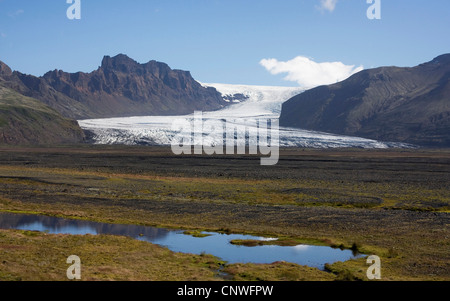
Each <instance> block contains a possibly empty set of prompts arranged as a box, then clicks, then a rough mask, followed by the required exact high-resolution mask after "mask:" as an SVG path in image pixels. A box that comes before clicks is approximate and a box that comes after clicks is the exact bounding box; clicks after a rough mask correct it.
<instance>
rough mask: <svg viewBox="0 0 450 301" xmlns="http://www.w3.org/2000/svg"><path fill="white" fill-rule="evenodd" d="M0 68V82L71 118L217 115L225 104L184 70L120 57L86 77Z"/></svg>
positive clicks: (103, 64)
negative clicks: (31, 73)
mask: <svg viewBox="0 0 450 301" xmlns="http://www.w3.org/2000/svg"><path fill="white" fill-rule="evenodd" d="M5 66H6V65H5V64H3V63H2V65H0V81H1V80H3V82H4V84H5V85H6V86H7V87H9V88H11V89H13V90H15V91H17V92H19V93H21V94H23V95H26V96H29V97H33V98H36V99H38V100H41V101H42V102H44V103H45V104H47V105H48V106H50V107H52V108H54V109H55V110H57V111H58V112H60V113H61V114H63V115H64V116H66V117H70V118H74V119H87V118H107V117H125V116H145V115H180V114H190V113H192V112H194V111H196V110H202V111H210V110H217V109H220V108H222V107H224V106H226V105H227V104H228V103H227V102H226V101H225V100H224V99H223V98H222V97H221V94H220V93H219V92H217V91H216V90H215V89H214V88H206V87H203V86H202V85H201V84H200V83H198V82H197V81H195V80H194V79H193V78H192V76H191V74H190V73H189V72H188V71H181V70H173V69H171V68H170V67H169V66H168V65H167V64H165V63H161V62H156V61H150V62H148V63H146V64H140V63H137V62H136V61H134V60H132V59H131V58H129V57H128V56H126V55H123V54H119V55H117V56H115V57H109V56H105V57H104V58H103V61H102V63H101V66H100V67H99V68H98V69H97V70H95V71H93V72H91V73H83V72H77V73H67V72H64V71H61V70H54V71H50V72H47V73H46V74H45V75H44V76H42V77H35V76H32V75H26V74H22V73H20V72H17V71H15V72H11V69H9V67H7V66H6V67H5Z"/></svg>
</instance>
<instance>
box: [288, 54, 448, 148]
mask: <svg viewBox="0 0 450 301" xmlns="http://www.w3.org/2000/svg"><path fill="white" fill-rule="evenodd" d="M280 125H281V126H285V127H295V128H301V129H306V130H317V131H323V132H328V133H334V134H343V135H350V136H358V137H364V138H369V139H375V140H382V141H395V142H405V143H412V144H417V145H422V146H432V147H449V146H450V54H445V55H442V56H439V57H437V58H435V59H434V60H432V61H430V62H427V63H424V64H421V65H419V66H416V67H412V68H400V67H381V68H375V69H369V70H363V71H361V72H359V73H357V74H355V75H353V76H351V77H350V78H348V79H347V80H344V81H342V82H339V83H336V84H333V85H329V86H320V87H317V88H314V89H311V90H308V91H305V92H304V93H302V94H300V95H297V96H295V97H293V98H291V99H289V100H288V101H287V102H285V103H284V104H283V106H282V112H281V116H280Z"/></svg>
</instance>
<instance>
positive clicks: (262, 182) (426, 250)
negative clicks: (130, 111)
mask: <svg viewBox="0 0 450 301" xmlns="http://www.w3.org/2000/svg"><path fill="white" fill-rule="evenodd" d="M300 154H301V155H299V154H298V153H290V151H288V152H287V153H284V154H283V153H282V159H281V160H280V164H279V166H276V167H274V169H271V170H270V172H267V173H265V172H266V171H265V170H263V169H261V167H260V166H252V165H251V161H249V162H246V161H241V162H239V163H240V164H247V165H248V166H242V165H239V166H235V165H234V163H230V161H228V160H227V159H226V158H224V159H221V158H209V157H206V158H205V157H198V158H197V157H192V158H182V157H174V156H170V155H168V154H167V153H166V150H164V149H161V148H155V149H153V148H150V149H148V148H123V147H118V148H114V147H104V148H75V149H70V148H60V149H45V148H44V149H38V148H33V149H24V150H23V151H20V150H18V149H5V150H3V151H2V150H0V159H2V158H3V160H2V161H1V162H3V163H2V164H0V211H3V212H21V213H31V214H45V215H50V216H57V217H66V218H75V219H85V220H93V221H99V222H107V223H121V224H139V225H148V226H159V227H166V228H177V229H187V230H188V231H186V232H185V234H187V235H194V236H202V235H205V234H204V233H202V232H204V231H216V232H222V233H247V234H253V235H258V236H266V237H276V238H278V240H277V241H264V242H263V243H264V244H280V245H295V244H314V245H326V246H332V247H335V248H341V249H353V250H354V251H355V252H363V253H365V254H375V255H378V256H380V257H381V260H382V275H383V280H449V279H450V266H449V263H450V254H449V252H448V250H449V249H450V248H449V247H450V244H449V241H448V225H449V224H450V223H449V217H448V211H449V203H450V193H449V190H448V183H449V180H450V179H449V175H450V173H449V171H450V168H449V162H450V159H449V158H450V155H449V154H448V153H447V152H445V151H444V152H434V151H429V152H418V153H411V152H400V151H399V152H395V151H393V152H389V151H385V152H372V153H370V154H367V153H365V152H364V151H353V150H352V151H343V152H329V153H328V152H321V151H316V152H308V151H306V152H301V153H300ZM283 155H284V156H283ZM36 162H38V163H36ZM197 166H201V167H197ZM2 235H3V236H0V245H2V246H3V245H9V246H23V245H22V243H23V241H24V240H25V239H29V240H30V242H32V244H31V245H30V248H25V249H23V250H22V251H21V252H24V253H16V250H14V251H11V252H10V253H8V254H9V255H8V256H11V258H12V256H13V255H14V254H18V255H21V256H23V258H24V259H23V260H21V259H15V260H16V261H17V262H16V263H15V265H14V266H15V268H14V269H18V270H17V271H16V272H14V269H12V270H9V271H10V272H8V273H9V274H5V273H6V272H4V274H0V279H2V280H8V279H19V278H20V279H29V278H27V277H31V278H32V277H33V276H24V275H22V273H25V270H26V265H27V262H28V261H30V262H33V264H35V263H36V262H34V261H33V260H31V259H30V256H31V255H32V254H34V252H35V251H36V252H42V251H39V250H38V249H39V248H38V247H37V246H39V245H40V242H42V246H43V245H44V243H43V242H44V241H45V244H46V245H47V246H53V245H54V246H56V249H55V250H59V251H58V252H59V253H58V254H59V255H57V254H56V253H55V255H54V256H59V257H64V256H65V253H64V252H62V250H63V249H60V248H58V246H59V245H60V244H61V245H62V244H63V243H62V241H64V243H66V244H67V245H69V246H76V245H77V244H80V246H82V247H80V249H76V251H77V252H80V254H87V255H86V256H92V258H93V262H92V268H93V269H94V266H100V267H101V266H102V260H101V259H100V257H97V256H100V255H99V254H100V253H101V256H106V257H105V258H116V259H117V261H115V262H117V265H118V266H114V265H113V264H112V262H113V260H112V259H108V260H111V261H110V264H108V265H106V266H107V268H104V269H100V270H98V269H97V270H96V272H97V274H89V276H87V279H109V280H118V279H120V280H121V279H127V280H134V279H159V280H171V279H183V280H185V279H215V280H217V279H218V280H220V279H221V278H217V270H223V271H226V272H227V273H229V277H231V278H232V279H234V280H245V279H247V280H360V279H362V280H366V278H365V271H366V270H367V268H368V265H367V264H366V263H365V262H364V260H362V259H358V260H351V261H346V262H343V263H335V264H332V265H327V270H326V271H320V270H318V269H311V268H308V267H301V266H297V265H292V264H290V263H274V264H272V265H252V264H237V265H223V264H222V263H220V260H218V259H216V261H214V260H211V259H208V261H207V262H204V261H202V260H201V259H198V258H197V256H191V257H189V258H184V257H183V256H181V257H183V258H184V259H183V260H186V261H183V260H182V259H180V258H181V257H180V258H178V257H177V256H178V255H174V254H171V252H170V251H169V252H167V253H164V254H165V255H164V256H162V255H161V256H162V257H160V259H158V260H160V261H158V262H160V263H161V266H160V268H161V269H162V268H163V266H164V265H165V266H166V268H167V269H169V270H170V269H172V268H169V266H170V265H169V264H168V263H166V261H164V260H167V261H170V260H174V261H176V260H181V262H182V263H181V265H182V266H185V267H186V269H189V268H190V269H192V270H195V271H196V272H194V271H193V272H192V274H189V276H181V274H177V273H175V272H174V273H175V274H173V275H172V276H173V277H172V276H170V275H168V274H167V273H169V271H166V272H163V271H159V272H157V273H156V272H155V271H153V270H152V271H153V272H152V273H155V274H154V275H153V277H154V278H148V277H150V274H151V273H150V272H148V273H147V272H143V271H142V270H141V269H138V267H136V269H135V270H136V273H133V272H131V271H130V270H129V268H128V265H129V264H130V262H129V261H127V260H125V259H124V258H123V256H124V255H123V254H127V252H129V251H130V252H131V251H132V253H133V252H135V251H136V250H140V249H139V248H149V249H150V248H153V247H149V246H148V245H147V244H145V247H144V245H143V246H140V245H139V247H138V246H137V245H136V246H135V245H134V243H133V244H132V245H131V246H130V247H129V248H130V249H129V250H128V249H127V248H128V247H127V244H128V243H129V241H128V240H124V239H123V238H120V239H119V238H115V237H114V238H104V237H78V238H77V240H74V241H71V239H72V238H71V237H63V236H51V235H43V234H42V235H41V234H39V235H38V236H36V237H33V236H32V235H35V234H34V233H20V232H15V231H2ZM8 237H9V238H8ZM12 237H14V239H13V240H11V243H6V242H7V241H8V240H7V239H12ZM15 239H17V240H15ZM60 240H61V241H60ZM84 240H86V241H85V242H83V241H84ZM97 240H98V241H97ZM234 243H236V244H243V245H259V244H261V242H259V241H234ZM34 244H36V248H38V249H33V248H31V246H32V245H34ZM88 244H93V245H97V246H99V247H98V248H89V247H88ZM113 245H115V248H116V249H114V248H113ZM132 246H133V248H135V249H133V248H132ZM11 248H12V247H11ZM83 248H85V249H86V250H89V252H86V253H82V251H83ZM0 249H1V248H0ZM103 249H105V250H108V249H110V250H111V252H110V253H108V254H107V255H106V254H104V253H102V252H103V251H102V250H103ZM11 250H12V249H11ZM37 250H38V251H37ZM113 250H115V251H113ZM133 250H134V251H133ZM1 252H6V251H5V250H4V249H1ZM55 252H56V251H55ZM136 252H137V251H136ZM97 253H99V254H97ZM144 253H145V252H144ZM4 254H5V253H1V256H4ZM90 254H91V255H90ZM114 254H115V255H114ZM133 254H134V253H133ZM63 255H64V256H63ZM69 255H71V254H69ZM77 255H78V254H77ZM135 255H136V256H137V253H136V254H135ZM1 256H0V258H3V257H1ZM52 256H53V255H52ZM67 256H68V255H67ZM67 256H66V258H67ZM114 256H116V257H114ZM133 256H134V255H133ZM142 256H143V255H142ZM166 256H167V258H164V257H166ZM174 256H175V257H174ZM80 257H81V256H80ZM203 257H208V255H206V254H203ZM19 258H21V257H19ZM170 258H171V259H170ZM194 258H195V259H194ZM134 259H135V260H136V262H138V261H139V260H144V259H142V258H140V257H138V256H137V257H134ZM188 259H189V260H191V261H189V260H188ZM9 260H10V261H9V262H14V260H13V259H9ZM105 260H106V259H105ZM146 260H148V261H145V260H144V261H143V262H150V261H151V260H155V259H154V258H152V257H151V256H150V257H148V258H147V259H146ZM196 260H200V261H198V265H196V264H193V265H189V264H188V263H189V262H191V263H192V261H194V262H196ZM43 262H45V260H44V259H43ZM208 262H210V263H208ZM158 265H159V263H158ZM19 267H22V270H20V269H19ZM44 267H45V265H44ZM63 267H66V264H64V263H62V264H61V265H60V268H61V269H62V268H63ZM188 267H189V268H188ZM205 267H206V269H205ZM155 268H156V267H155ZM0 270H2V271H5V269H4V266H2V268H1V269H0ZM43 271H44V268H43V267H42V268H39V264H37V267H36V268H34V269H33V270H31V274H36V275H39V273H43ZM52 271H53V272H52ZM149 271H150V270H149ZM13 272H14V273H13ZM197 272H198V274H197ZM53 274H55V275H56V274H58V275H59V276H58V277H60V274H59V272H58V273H56V272H54V270H52V269H50V274H49V275H47V276H46V277H50V279H54V278H51V277H53V276H51V275H53ZM138 274H139V275H140V276H139V275H138ZM36 275H35V276H34V277H35V278H37V279H38V280H40V279H41V278H39V276H36ZM155 275H157V276H155ZM176 275H177V276H176ZM195 275H196V276H195ZM55 277H56V276H55ZM91 277H93V278H91ZM140 277H141V278H140ZM177 277H179V278H177ZM183 277H185V278H183ZM190 277H192V278H190ZM196 277H197V278H196ZM208 277H210V278H208Z"/></svg>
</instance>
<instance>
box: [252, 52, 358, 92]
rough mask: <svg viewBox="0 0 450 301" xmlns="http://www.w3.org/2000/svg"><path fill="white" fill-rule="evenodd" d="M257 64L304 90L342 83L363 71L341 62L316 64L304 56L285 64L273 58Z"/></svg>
mask: <svg viewBox="0 0 450 301" xmlns="http://www.w3.org/2000/svg"><path fill="white" fill-rule="evenodd" d="M259 63H260V65H261V66H263V67H264V68H266V70H267V71H269V72H270V73H271V74H273V75H278V74H287V75H286V76H285V77H284V80H286V81H293V82H297V83H298V84H299V85H300V87H302V88H306V89H311V88H314V87H317V86H321V85H329V84H334V83H336V82H339V81H343V80H345V79H347V78H348V77H350V76H352V75H353V74H355V73H357V72H359V71H361V70H363V69H364V67H363V66H359V67H355V65H345V64H344V63H342V62H323V63H317V62H314V61H313V60H311V59H310V58H307V57H304V56H297V57H296V58H294V59H292V60H289V61H285V62H283V61H278V60H277V59H274V58H271V59H262V60H261V61H260V62H259Z"/></svg>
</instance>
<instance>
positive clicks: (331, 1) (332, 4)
mask: <svg viewBox="0 0 450 301" xmlns="http://www.w3.org/2000/svg"><path fill="white" fill-rule="evenodd" d="M337 2H338V0H320V9H322V10H328V11H329V12H332V11H334V9H335V8H336V4H337Z"/></svg>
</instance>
